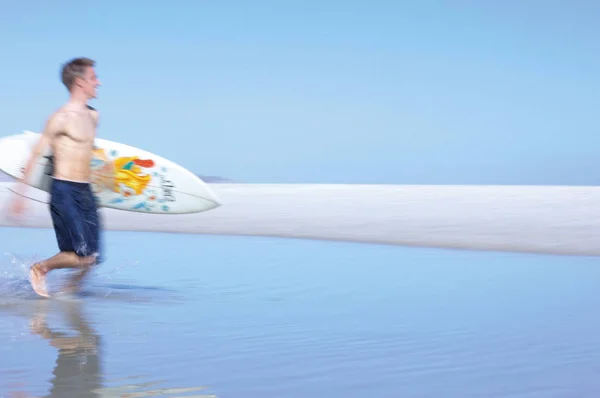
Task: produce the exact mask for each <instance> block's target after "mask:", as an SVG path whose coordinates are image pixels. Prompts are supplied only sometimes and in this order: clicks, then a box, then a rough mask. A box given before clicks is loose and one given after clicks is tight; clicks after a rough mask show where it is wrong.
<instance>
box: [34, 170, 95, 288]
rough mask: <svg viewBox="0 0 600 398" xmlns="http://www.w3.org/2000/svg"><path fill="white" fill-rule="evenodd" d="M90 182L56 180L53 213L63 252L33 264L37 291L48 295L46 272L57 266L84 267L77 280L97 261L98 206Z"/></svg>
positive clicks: (59, 267) (51, 206) (53, 221)
mask: <svg viewBox="0 0 600 398" xmlns="http://www.w3.org/2000/svg"><path fill="white" fill-rule="evenodd" d="M90 195H91V189H90V187H89V185H87V184H82V183H72V182H67V181H62V180H54V181H53V185H52V191H51V200H50V214H51V216H52V223H53V226H54V232H55V234H56V240H57V243H58V248H59V250H60V253H58V254H57V255H55V256H54V257H51V258H49V259H47V260H44V261H41V262H39V263H36V264H34V265H33V266H32V267H31V271H30V277H31V284H32V286H33V289H34V291H35V292H36V293H37V294H39V295H40V296H45V297H48V292H47V289H46V286H45V281H46V274H47V273H48V272H50V271H52V270H55V269H64V268H75V269H80V271H79V273H81V275H76V276H75V278H74V281H80V280H81V279H82V278H83V276H85V274H87V271H88V270H89V268H90V266H91V265H92V264H93V263H94V262H95V260H96V259H95V256H94V254H95V251H96V250H97V249H96V247H97V239H96V235H95V234H94V228H96V225H95V224H96V221H97V220H96V219H95V217H97V215H96V212H95V210H96V207H95V201H94V198H93V196H90ZM79 273H78V274H79Z"/></svg>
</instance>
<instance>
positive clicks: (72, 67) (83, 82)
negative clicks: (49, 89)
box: [61, 57, 100, 99]
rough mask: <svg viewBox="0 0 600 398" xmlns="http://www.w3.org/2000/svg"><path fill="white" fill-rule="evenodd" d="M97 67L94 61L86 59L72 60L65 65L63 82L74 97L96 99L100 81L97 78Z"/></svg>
mask: <svg viewBox="0 0 600 398" xmlns="http://www.w3.org/2000/svg"><path fill="white" fill-rule="evenodd" d="M95 66H96V62H95V61H94V60H92V59H89V58H85V57H82V58H75V59H72V60H70V61H69V62H67V63H66V64H64V65H63V67H62V73H61V78H62V82H63V84H64V85H65V87H66V88H67V90H69V92H70V93H71V94H72V95H73V94H75V95H78V96H83V97H85V98H86V99H90V98H96V88H97V87H98V86H99V85H100V81H99V80H98V78H97V76H96V71H95V70H94V67H95Z"/></svg>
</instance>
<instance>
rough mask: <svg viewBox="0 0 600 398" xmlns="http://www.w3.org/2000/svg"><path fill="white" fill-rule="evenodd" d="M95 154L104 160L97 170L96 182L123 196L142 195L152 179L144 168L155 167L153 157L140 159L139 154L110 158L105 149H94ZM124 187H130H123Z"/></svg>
mask: <svg viewBox="0 0 600 398" xmlns="http://www.w3.org/2000/svg"><path fill="white" fill-rule="evenodd" d="M94 155H95V156H96V157H97V159H98V160H101V161H102V163H103V164H102V165H101V167H99V168H97V169H96V170H95V173H94V174H95V177H96V178H95V180H96V181H95V182H96V183H98V185H100V186H102V187H104V188H108V189H110V190H112V191H113V192H116V193H120V194H122V195H123V196H130V195H132V194H135V195H141V194H142V192H144V189H146V186H147V185H148V183H149V182H150V180H152V176H151V175H150V174H148V173H146V172H144V169H146V168H151V167H154V162H153V161H152V159H140V158H139V157H137V156H122V157H118V158H116V159H113V160H109V159H108V157H107V156H106V154H105V153H104V149H96V150H94ZM123 187H126V188H129V190H127V189H123Z"/></svg>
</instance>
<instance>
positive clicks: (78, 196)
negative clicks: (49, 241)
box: [50, 178, 103, 263]
mask: <svg viewBox="0 0 600 398" xmlns="http://www.w3.org/2000/svg"><path fill="white" fill-rule="evenodd" d="M50 215H51V216H52V224H53V226H54V232H55V234H56V241H57V243H58V248H59V249H60V251H64V252H75V253H76V254H77V255H78V256H81V257H87V256H96V263H100V262H102V261H103V260H102V257H101V256H100V243H101V242H100V230H101V221H102V220H101V218H100V213H99V211H98V205H97V203H96V198H95V197H94V193H93V192H92V187H91V184H89V183H85V182H74V181H66V180H60V179H56V178H53V181H52V188H51V190H50Z"/></svg>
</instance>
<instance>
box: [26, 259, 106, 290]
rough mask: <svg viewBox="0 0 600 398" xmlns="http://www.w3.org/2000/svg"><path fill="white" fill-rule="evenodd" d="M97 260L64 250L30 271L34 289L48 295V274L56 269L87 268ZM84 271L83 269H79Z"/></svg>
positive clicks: (34, 266)
mask: <svg viewBox="0 0 600 398" xmlns="http://www.w3.org/2000/svg"><path fill="white" fill-rule="evenodd" d="M94 261H95V259H94V257H93V256H89V257H81V256H78V255H77V253H75V252H65V251H62V252H60V253H58V254H57V255H55V256H53V257H50V258H49V259H47V260H43V261H40V262H38V263H35V264H34V265H33V266H32V267H31V270H30V272H29V275H30V278H31V284H32V286H33V290H34V291H35V292H36V293H37V294H39V295H40V296H44V297H48V291H47V289H46V286H45V285H46V274H48V272H50V271H53V270H55V269H64V268H79V269H82V270H83V271H85V270H87V269H88V268H89V267H90V266H91V265H92V263H93V262H94ZM79 272H82V271H79Z"/></svg>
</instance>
